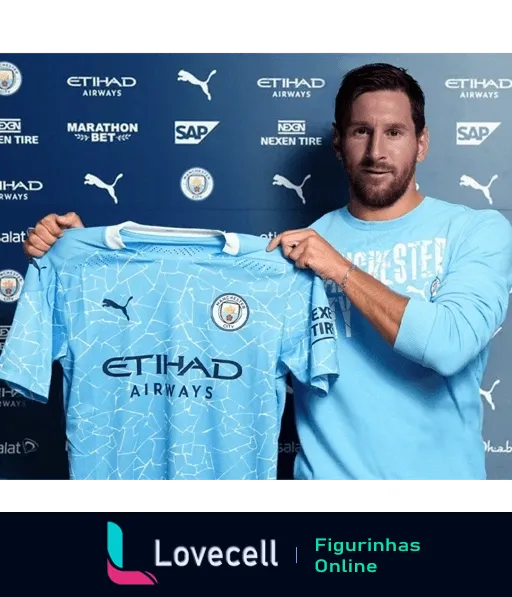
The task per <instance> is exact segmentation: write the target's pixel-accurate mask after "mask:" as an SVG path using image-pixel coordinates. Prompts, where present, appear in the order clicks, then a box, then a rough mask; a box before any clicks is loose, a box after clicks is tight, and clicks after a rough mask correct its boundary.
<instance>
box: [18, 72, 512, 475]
mask: <svg viewBox="0 0 512 597" xmlns="http://www.w3.org/2000/svg"><path fill="white" fill-rule="evenodd" d="M424 104H425V101H424V95H423V92H422V90H421V88H420V87H419V85H418V84H417V82H416V81H415V80H414V79H413V78H412V77H411V76H410V75H409V74H408V73H407V72H406V71H405V70H403V69H400V68H397V67H394V66H391V65H387V64H373V65H366V66H363V67H361V68H358V69H355V70H353V71H351V72H350V73H348V74H347V75H346V77H345V78H344V80H343V82H342V85H341V87H340V89H339V92H338V95H337V97H336V108H335V122H334V125H333V133H334V134H333V146H334V149H335V151H336V154H337V155H338V157H339V159H340V160H341V161H342V163H343V166H344V168H345V170H346V172H347V176H348V180H349V187H350V201H349V204H348V206H347V207H345V208H343V209H338V210H335V211H333V212H331V213H328V214H326V215H324V216H323V217H322V218H320V219H319V220H318V221H316V222H315V223H314V224H313V225H312V226H311V228H309V229H305V230H291V231H287V232H284V233H282V234H280V235H279V236H277V237H276V238H275V239H274V240H272V241H271V242H270V244H269V246H268V250H269V251H272V250H275V249H276V248H277V247H281V250H282V251H283V252H284V254H285V255H286V256H287V257H288V258H290V259H291V260H293V261H294V262H295V264H296V266H297V267H299V268H310V269H312V270H313V271H314V272H315V273H316V274H317V275H318V276H320V277H321V278H323V279H324V280H325V284H326V285H327V289H328V292H329V294H330V299H331V305H332V306H333V307H334V309H335V313H336V325H337V330H338V336H339V362H340V368H341V375H340V376H339V379H338V381H337V382H336V383H335V384H334V386H333V387H332V388H331V390H330V393H329V395H328V396H327V397H326V398H323V399H322V400H318V399H317V400H313V399H312V398H311V397H310V396H309V394H308V392H307V390H306V389H305V388H304V387H302V386H301V385H299V384H296V386H295V400H296V423H297V431H298V435H299V439H300V443H301V451H300V452H299V454H298V456H297V459H296V462H295V477H296V478H297V479H485V477H486V474H485V452H484V446H483V442H482V435H481V429H482V417H483V410H482V403H481V399H480V395H479V387H480V383H481V380H482V376H483V372H484V370H485V367H486V364H487V358H488V349H489V343H490V340H491V338H492V336H493V334H494V332H495V331H496V329H497V328H498V327H499V326H500V325H501V324H502V323H503V321H504V320H505V316H506V313H507V309H508V300H509V289H510V287H511V286H512V228H511V226H510V224H509V223H508V221H507V220H506V219H505V218H504V217H503V216H502V215H500V214H499V213H498V212H496V211H493V210H478V211H477V210H472V209H469V208H468V207H465V206H461V205H455V204H450V203H447V202H445V201H442V200H438V199H434V198H432V197H428V196H427V197H423V196H422V195H421V194H420V193H419V192H418V191H417V190H416V180H415V171H416V163H418V162H422V161H423V160H424V159H425V158H426V155H427V152H428V145H429V133H428V128H427V126H426V124H425V116H424ZM75 226H82V223H81V221H80V219H79V218H78V216H76V214H67V215H66V216H62V217H60V216H55V215H52V216H47V217H46V218H44V219H43V220H42V221H41V222H39V224H37V225H36V227H35V229H34V230H33V231H32V233H31V234H30V235H29V237H28V239H27V241H26V242H25V251H26V253H27V255H30V256H35V257H38V256H40V255H42V254H44V252H45V251H47V250H48V249H49V247H50V246H51V245H52V244H53V243H54V242H55V240H56V238H57V237H58V236H59V235H60V234H61V233H62V230H63V229H64V228H66V227H75Z"/></svg>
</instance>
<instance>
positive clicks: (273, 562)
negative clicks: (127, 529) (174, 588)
mask: <svg viewBox="0 0 512 597" xmlns="http://www.w3.org/2000/svg"><path fill="white" fill-rule="evenodd" d="M107 552H108V555H107V573H108V577H109V578H110V580H111V581H112V582H113V583H115V584H117V585H156V584H158V580H157V578H156V576H155V575H154V574H153V573H151V572H148V571H142V570H126V569H125V568H124V558H123V555H124V554H123V531H122V530H121V527H120V526H119V525H118V524H116V523H114V522H108V523H107ZM164 557H165V558H166V559H163V558H164ZM154 565H155V567H157V568H161V567H178V568H186V567H187V566H194V567H196V568H204V567H207V566H213V567H220V566H229V567H232V568H237V567H241V566H246V567H255V566H263V567H267V568H268V567H271V566H272V567H275V566H278V565H279V564H278V561H277V555H276V541H275V539H271V540H270V541H268V542H267V540H266V539H262V540H261V541H260V543H259V545H258V546H257V547H256V546H253V545H245V546H243V547H240V546H237V545H231V546H229V547H226V548H223V547H219V546H217V545H201V546H196V545H192V546H185V545H178V546H172V547H171V546H169V545H162V542H161V540H160V539H155V541H154Z"/></svg>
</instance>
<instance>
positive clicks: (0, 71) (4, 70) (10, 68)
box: [0, 62, 21, 95]
mask: <svg viewBox="0 0 512 597" xmlns="http://www.w3.org/2000/svg"><path fill="white" fill-rule="evenodd" d="M20 86H21V72H20V69H19V68H18V67H17V66H15V65H14V64H11V63H10V62H0V95H12V94H13V93H16V91H18V89H19V88H20Z"/></svg>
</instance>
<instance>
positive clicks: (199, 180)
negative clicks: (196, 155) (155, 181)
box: [181, 168, 213, 201]
mask: <svg viewBox="0 0 512 597" xmlns="http://www.w3.org/2000/svg"><path fill="white" fill-rule="evenodd" d="M181 190H182V192H183V194H184V195H185V197H188V198H189V199H191V200H192V201H202V200H203V199H206V198H207V197H209V196H210V195H211V192H212V191H213V177H212V175H211V174H210V173H209V172H208V170H205V169H204V168H190V170H187V171H186V172H185V173H184V174H183V176H182V177H181Z"/></svg>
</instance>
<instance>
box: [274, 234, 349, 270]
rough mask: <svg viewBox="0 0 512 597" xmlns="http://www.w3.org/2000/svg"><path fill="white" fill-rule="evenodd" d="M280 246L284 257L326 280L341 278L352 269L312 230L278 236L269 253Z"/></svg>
mask: <svg viewBox="0 0 512 597" xmlns="http://www.w3.org/2000/svg"><path fill="white" fill-rule="evenodd" d="M279 245H281V248H282V251H283V254H284V256H285V257H287V258H289V259H291V260H293V261H295V265H296V266H297V267H300V268H301V269H306V268H309V269H312V270H313V271H314V272H315V273H316V274H317V275H318V276H320V277H321V278H322V279H324V280H333V279H335V278H339V277H340V272H341V271H343V272H344V271H345V270H347V269H348V268H349V267H350V263H349V262H348V261H347V260H346V259H345V258H344V257H343V256H342V255H341V254H340V253H338V251H336V249H335V248H334V247H333V246H332V245H330V244H329V243H328V242H327V241H326V240H324V239H323V238H322V237H321V236H320V235H319V234H318V233H317V232H316V231H315V230H312V229H311V228H303V229H300V230H288V231H286V232H282V233H281V234H278V235H277V236H276V237H275V238H273V239H272V240H271V242H270V243H269V245H268V247H267V251H273V250H274V249H276V248H277V247H278V246H279Z"/></svg>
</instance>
